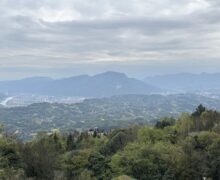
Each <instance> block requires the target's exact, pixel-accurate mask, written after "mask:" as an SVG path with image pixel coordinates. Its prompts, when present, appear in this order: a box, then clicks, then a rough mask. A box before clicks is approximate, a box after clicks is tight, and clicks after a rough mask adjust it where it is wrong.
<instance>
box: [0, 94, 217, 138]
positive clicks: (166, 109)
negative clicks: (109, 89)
mask: <svg viewBox="0 0 220 180" xmlns="http://www.w3.org/2000/svg"><path fill="white" fill-rule="evenodd" d="M200 103H202V104H204V105H205V106H207V107H209V108H213V109H214V108H215V109H220V100H219V99H215V98H209V97H204V96H200V95H195V94H174V95H166V96H165V95H124V96H113V97H110V98H102V99H90V100H85V101H84V102H82V103H77V104H49V103H40V104H33V105H30V106H27V107H14V108H0V123H3V124H5V126H6V129H7V130H8V131H9V132H11V133H15V134H16V135H17V136H19V137H20V138H21V139H29V138H30V137H31V136H32V135H34V134H35V133H37V132H38V131H50V130H52V129H54V128H55V129H56V128H59V129H60V130H61V131H66V130H69V129H80V130H85V129H88V128H94V127H100V128H103V129H112V128H122V127H128V126H129V125H134V124H137V125H138V124H139V125H140V124H154V123H155V121H157V120H158V119H160V118H162V117H164V116H167V117H177V116H178V115H180V114H181V112H189V113H191V112H192V110H193V109H194V108H196V106H197V105H198V104H200Z"/></svg>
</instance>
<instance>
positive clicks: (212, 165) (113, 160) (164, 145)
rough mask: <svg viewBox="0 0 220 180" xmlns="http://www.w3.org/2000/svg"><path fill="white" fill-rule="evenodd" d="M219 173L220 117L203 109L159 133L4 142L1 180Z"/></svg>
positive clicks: (164, 124) (96, 132)
mask: <svg viewBox="0 0 220 180" xmlns="http://www.w3.org/2000/svg"><path fill="white" fill-rule="evenodd" d="M219 167H220V113H219V112H217V111H214V110H209V109H206V108H205V107H203V106H202V105H200V106H199V107H198V108H197V109H196V110H195V112H193V113H191V114H188V113H183V114H182V115H181V116H179V117H178V118H176V119H173V118H163V119H161V120H160V121H158V122H157V123H156V125H155V126H154V127H148V126H144V127H143V126H142V127H140V126H131V127H129V128H126V129H115V130H112V131H111V132H109V133H103V131H102V130H100V129H93V130H90V131H85V132H77V131H72V132H69V133H68V134H62V133H60V132H59V131H54V132H52V133H51V134H50V135H46V134H45V133H39V134H38V136H37V137H36V138H35V139H33V140H32V141H30V142H26V143H23V142H20V141H17V140H16V138H15V137H11V136H10V135H8V134H5V133H4V131H3V130H2V131H1V136H0V179H2V180H4V179H5V180H12V179H13V180H25V179H28V178H32V179H36V180H55V179H56V180H71V179H74V180H96V179H99V180H102V179H103V180H105V179H106V180H108V179H115V180H130V179H140V180H170V179H177V180H186V179H187V180H202V179H210V180H211V179H212V180H218V179H220V168H219Z"/></svg>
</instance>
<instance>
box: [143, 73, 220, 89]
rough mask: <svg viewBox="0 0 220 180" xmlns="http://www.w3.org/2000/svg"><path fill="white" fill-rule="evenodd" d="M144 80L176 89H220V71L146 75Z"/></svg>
mask: <svg viewBox="0 0 220 180" xmlns="http://www.w3.org/2000/svg"><path fill="white" fill-rule="evenodd" d="M144 81H145V82H146V83H149V84H151V85H153V86H157V87H160V88H163V89H170V90H176V91H209V92H217V91H218V90H220V73H215V74H209V73H201V74H191V73H180V74H169V75H158V76H153V77H146V78H145V79H144Z"/></svg>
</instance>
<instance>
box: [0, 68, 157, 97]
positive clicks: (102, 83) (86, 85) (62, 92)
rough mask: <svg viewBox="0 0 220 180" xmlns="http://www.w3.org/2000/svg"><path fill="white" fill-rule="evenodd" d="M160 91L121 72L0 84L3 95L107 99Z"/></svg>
mask: <svg viewBox="0 0 220 180" xmlns="http://www.w3.org/2000/svg"><path fill="white" fill-rule="evenodd" d="M159 91H160V89H159V88H157V87H154V86H151V85H148V84H146V83H144V82H143V81H140V80H137V79H134V78H129V77H127V76H126V75H125V74H123V73H118V72H105V73H102V74H98V75H94V76H89V75H81V76H75V77H70V78H65V79H57V80H54V79H51V78H47V77H33V78H27V79H22V80H15V81H2V82H0V92H2V93H8V94H18V93H21V94H25V93H26V94H27V93H30V94H41V95H50V96H51V95H52V96H83V97H106V96H112V95H121V94H148V93H155V92H159Z"/></svg>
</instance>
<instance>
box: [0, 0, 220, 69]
mask: <svg viewBox="0 0 220 180" xmlns="http://www.w3.org/2000/svg"><path fill="white" fill-rule="evenodd" d="M126 2H127V3H126ZM192 2H194V1H189V0H183V1H181V2H180V1H178V0H164V2H162V1H159V0H155V1H150V0H148V1H140V0H129V1H124V0H120V1H117V2H116V1H113V0H108V1H101V0H94V1H93V2H92V3H91V1H88V0H82V1H80V2H79V1H75V0H74V1H70V0H63V1H61V0H60V1H52V0H47V1H46V0H39V1H33V0H30V1H26V0H17V1H15V0H8V1H6V0H3V1H1V2H0V11H1V12H4V13H1V14H2V15H0V24H1V25H2V27H1V28H0V61H1V66H3V67H5V68H10V67H12V66H13V67H14V66H18V67H20V68H22V67H28V68H31V67H32V68H38V69H40V68H43V67H51V68H53V69H54V70H56V71H57V68H58V67H60V66H62V68H65V67H68V66H72V67H73V66H76V64H81V63H84V64H86V63H88V64H89V65H88V66H90V64H91V63H93V64H94V66H98V65H100V64H103V66H104V65H105V64H106V63H108V64H109V63H112V64H113V65H115V66H118V65H119V62H120V63H121V66H122V65H123V63H127V62H129V63H128V64H132V65H134V64H137V67H138V66H139V67H141V66H143V64H145V67H147V65H151V66H152V67H154V65H153V64H155V67H156V66H158V67H159V65H158V64H160V63H161V62H162V64H167V65H166V66H165V65H164V67H165V68H168V67H169V65H170V64H171V63H173V62H175V63H173V65H172V66H174V65H175V66H176V67H177V66H178V64H179V65H181V66H182V65H183V64H184V63H185V62H189V61H188V60H187V59H189V60H191V61H193V59H197V61H199V60H198V59H201V60H200V61H202V62H209V61H210V59H211V60H213V62H216V63H215V66H216V67H217V65H218V64H219V67H220V63H218V58H220V53H219V50H218V47H219V46H220V41H219V39H220V31H219V30H220V22H219V21H218V19H219V17H220V11H219V9H220V4H219V3H218V1H217V0H212V1H205V0H203V1H202V0H201V1H195V2H194V3H196V2H197V4H192ZM199 2H201V5H200V4H199ZM202 2H203V4H205V5H203V4H202ZM190 3H191V4H190ZM181 8H182V9H184V10H185V11H186V12H187V13H185V12H184V11H181ZM42 9H43V11H42ZM69 10H73V14H71V13H70V14H68V13H67V14H65V12H66V11H69ZM187 10H188V11H187ZM47 11H48V14H47ZM50 11H51V12H52V15H53V13H54V16H56V15H57V14H59V12H60V11H61V15H60V16H61V17H56V18H54V19H52V21H48V20H47V19H51V18H53V16H52V15H51V12H50ZM180 11H181V12H180ZM42 12H43V13H46V14H45V15H44V14H43V13H42ZM56 12H57V13H56ZM62 13H64V14H62ZM74 13H77V16H76V17H74V16H75V14H74ZM78 14H79V16H78ZM44 16H45V17H44ZM47 16H48V17H47ZM65 16H67V17H65ZM69 16H70V17H71V16H73V19H72V20H67V19H69ZM70 19H71V18H70ZM113 65H112V66H111V67H113ZM94 66H93V67H94ZM103 66H102V68H103ZM80 67H83V66H82V65H80ZM108 67H110V66H108ZM201 68H202V67H201ZM94 69H96V68H94ZM116 69H117V68H116ZM121 69H122V68H121ZM127 69H128V68H127ZM168 69H169V68H168ZM187 69H188V68H187V66H186V70H187ZM57 72H58V71H57Z"/></svg>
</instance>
